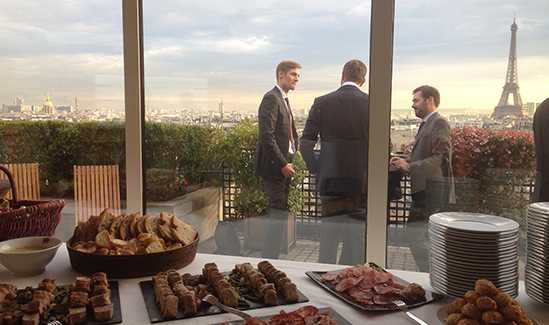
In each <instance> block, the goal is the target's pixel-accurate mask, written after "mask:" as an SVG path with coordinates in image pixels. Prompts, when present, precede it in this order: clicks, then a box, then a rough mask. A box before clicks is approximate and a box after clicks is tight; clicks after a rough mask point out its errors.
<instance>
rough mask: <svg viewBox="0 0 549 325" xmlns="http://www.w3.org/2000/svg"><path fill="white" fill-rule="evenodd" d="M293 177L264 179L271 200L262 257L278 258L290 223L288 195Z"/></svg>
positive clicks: (268, 198)
mask: <svg viewBox="0 0 549 325" xmlns="http://www.w3.org/2000/svg"><path fill="white" fill-rule="evenodd" d="M291 181H292V178H291V177H288V178H286V179H283V180H270V179H265V178H264V179H263V184H265V193H266V195H267V200H268V201H269V214H268V215H267V223H266V225H265V234H264V237H263V249H262V252H261V257H262V258H278V255H279V253H280V245H281V242H282V233H283V232H284V228H285V227H287V226H286V225H287V224H288V222H287V220H288V212H287V211H286V208H287V206H288V195H289V193H290V183H291Z"/></svg>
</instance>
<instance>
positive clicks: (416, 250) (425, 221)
mask: <svg viewBox="0 0 549 325" xmlns="http://www.w3.org/2000/svg"><path fill="white" fill-rule="evenodd" d="M438 211H439V209H428V208H427V206H426V201H425V191H419V192H417V193H412V207H411V209H410V214H409V216H408V223H407V224H406V229H405V231H404V239H405V241H406V242H407V244H408V247H410V251H411V252H412V255H413V256H414V260H415V261H416V264H417V266H418V269H419V271H420V272H429V217H430V216H431V215H432V214H434V213H437V212H438Z"/></svg>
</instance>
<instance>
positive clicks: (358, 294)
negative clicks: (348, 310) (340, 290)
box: [349, 287, 374, 300]
mask: <svg viewBox="0 0 549 325" xmlns="http://www.w3.org/2000/svg"><path fill="white" fill-rule="evenodd" d="M353 289H356V290H349V295H350V296H351V297H353V299H355V300H372V298H374V291H372V290H367V291H365V290H364V291H363V290H360V289H357V287H355V288H353Z"/></svg>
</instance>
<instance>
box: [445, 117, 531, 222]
mask: <svg viewBox="0 0 549 325" xmlns="http://www.w3.org/2000/svg"><path fill="white" fill-rule="evenodd" d="M452 133H453V135H452V146H453V148H452V149H453V154H452V167H453V170H454V176H455V177H461V178H472V179H476V180H478V181H479V192H478V193H479V195H478V204H477V209H478V210H477V212H480V213H487V214H492V215H498V216H502V217H507V218H510V219H513V220H515V221H517V222H518V223H519V224H520V225H521V228H522V229H524V227H525V216H526V207H527V205H528V203H529V202H530V197H529V191H528V189H526V188H525V187H524V186H523V185H524V184H528V183H530V182H531V181H532V180H533V177H534V175H535V170H536V156H535V147H534V136H533V134H532V133H531V132H527V131H519V130H488V129H479V128H474V127H462V128H454V129H453V130H452Z"/></svg>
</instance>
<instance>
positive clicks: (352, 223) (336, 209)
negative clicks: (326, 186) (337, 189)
mask: <svg viewBox="0 0 549 325" xmlns="http://www.w3.org/2000/svg"><path fill="white" fill-rule="evenodd" d="M364 206H365V196H364V194H360V193H347V194H343V195H341V196H330V197H322V221H321V233H320V251H319V260H318V261H319V262H320V263H329V264H336V259H337V250H338V247H339V242H340V240H342V241H343V246H342V250H341V256H340V258H339V264H343V265H357V264H364V260H365V256H366V243H365V239H366V212H365V209H364V208H363V207H364Z"/></svg>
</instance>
